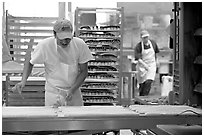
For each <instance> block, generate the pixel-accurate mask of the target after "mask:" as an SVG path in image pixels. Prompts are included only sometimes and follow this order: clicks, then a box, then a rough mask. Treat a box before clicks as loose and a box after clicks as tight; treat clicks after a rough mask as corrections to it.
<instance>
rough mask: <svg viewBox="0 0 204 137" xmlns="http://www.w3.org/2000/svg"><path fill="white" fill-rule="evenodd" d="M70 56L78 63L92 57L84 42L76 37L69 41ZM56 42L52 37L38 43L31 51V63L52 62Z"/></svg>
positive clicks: (54, 56)
mask: <svg viewBox="0 0 204 137" xmlns="http://www.w3.org/2000/svg"><path fill="white" fill-rule="evenodd" d="M69 47H70V49H69V50H70V52H69V54H70V56H74V57H75V59H76V61H77V62H78V63H79V64H83V63H86V62H88V61H89V60H91V59H92V58H93V56H92V54H91V51H90V50H89V48H88V46H87V45H86V43H85V42H84V41H83V40H82V39H80V38H77V37H74V38H73V39H72V41H71V42H70V45H69ZM56 49H57V44H56V39H55V38H54V37H50V38H47V39H45V40H43V41H41V42H39V43H38V45H37V46H36V48H35V50H34V51H33V52H32V53H31V60H30V63H31V64H45V63H52V62H53V61H54V60H55V59H56V58H57V56H56V55H57V50H56Z"/></svg>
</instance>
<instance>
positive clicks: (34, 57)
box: [15, 19, 93, 107]
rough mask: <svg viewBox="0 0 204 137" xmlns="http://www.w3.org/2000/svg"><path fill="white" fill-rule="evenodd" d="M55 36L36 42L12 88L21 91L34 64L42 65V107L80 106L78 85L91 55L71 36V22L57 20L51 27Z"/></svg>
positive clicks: (81, 102) (82, 44)
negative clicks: (43, 102) (19, 79)
mask: <svg viewBox="0 0 204 137" xmlns="http://www.w3.org/2000/svg"><path fill="white" fill-rule="evenodd" d="M53 30H54V37H49V38H46V39H44V40H42V41H40V42H39V43H38V45H37V46H36V48H35V50H34V51H33V52H32V54H31V60H30V61H29V62H28V63H27V64H25V66H24V72H23V76H22V80H21V82H20V83H17V84H16V86H15V89H17V91H18V92H19V93H21V91H22V89H23V88H24V86H25V83H26V81H27V78H28V76H29V75H30V73H31V71H32V68H33V65H34V64H44V65H45V78H46V84H45V106H57V107H58V106H81V105H83V100H82V95H81V91H80V89H79V87H80V86H81V84H83V82H84V80H85V78H86V76H87V74H88V68H87V63H88V61H89V60H91V59H92V58H93V56H92V54H91V51H90V50H89V48H88V46H87V45H86V43H85V42H84V41H83V40H82V39H80V38H77V37H73V34H72V31H73V27H72V24H71V22H70V21H68V20H66V19H59V20H58V21H56V23H55V24H54V27H53Z"/></svg>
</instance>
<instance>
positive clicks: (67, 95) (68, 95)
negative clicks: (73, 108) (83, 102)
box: [60, 89, 72, 101]
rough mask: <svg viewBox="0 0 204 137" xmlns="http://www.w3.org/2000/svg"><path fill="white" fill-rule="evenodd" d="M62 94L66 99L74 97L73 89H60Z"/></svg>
mask: <svg viewBox="0 0 204 137" xmlns="http://www.w3.org/2000/svg"><path fill="white" fill-rule="evenodd" d="M60 95H61V96H63V97H64V98H65V100H66V101H70V100H71V99H72V91H71V90H69V89H68V90H60Z"/></svg>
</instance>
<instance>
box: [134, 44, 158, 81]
mask: <svg viewBox="0 0 204 137" xmlns="http://www.w3.org/2000/svg"><path fill="white" fill-rule="evenodd" d="M148 42H149V44H150V48H149V49H144V44H143V42H141V46H142V60H143V61H144V62H145V63H146V64H147V65H148V68H149V69H148V71H147V70H146V69H145V68H144V66H143V65H141V64H140V63H138V65H137V71H138V73H137V74H138V75H137V80H138V83H143V82H145V81H146V80H147V79H150V80H154V79H155V75H156V60H155V51H154V48H153V46H152V43H151V41H148Z"/></svg>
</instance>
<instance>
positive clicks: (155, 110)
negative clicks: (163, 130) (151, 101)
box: [2, 105, 202, 132]
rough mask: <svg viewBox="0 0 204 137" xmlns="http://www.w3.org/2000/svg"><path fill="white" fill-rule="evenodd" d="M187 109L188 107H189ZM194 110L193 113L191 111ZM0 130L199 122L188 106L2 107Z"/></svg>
mask: <svg viewBox="0 0 204 137" xmlns="http://www.w3.org/2000/svg"><path fill="white" fill-rule="evenodd" d="M190 110H191V111H190ZM194 112H195V113H194ZM2 117H3V119H2V131H3V132H11V131H58V130H60V131H61V130H107V129H108V130H115V129H151V128H155V127H156V125H159V124H160V125H161V124H202V110H200V109H195V108H192V107H189V106H169V105H165V106H154V107H152V108H151V106H149V105H133V106H130V107H128V108H124V107H122V106H82V107H60V108H51V107H3V108H2Z"/></svg>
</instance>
